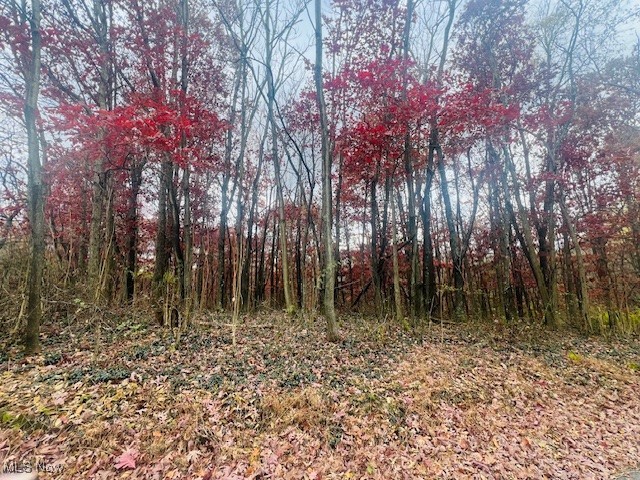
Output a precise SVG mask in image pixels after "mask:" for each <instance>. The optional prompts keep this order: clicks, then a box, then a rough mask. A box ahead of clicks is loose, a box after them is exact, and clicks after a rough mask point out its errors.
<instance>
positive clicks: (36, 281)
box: [24, 0, 45, 355]
mask: <svg viewBox="0 0 640 480" xmlns="http://www.w3.org/2000/svg"><path fill="white" fill-rule="evenodd" d="M41 14H42V13H41V5H40V0H31V17H30V18H29V25H30V30H31V55H30V58H29V61H28V67H27V68H28V70H27V71H26V72H25V104H24V121H25V125H26V127H27V147H28V188H29V224H30V227H31V255H30V257H31V258H30V262H29V279H28V282H27V325H26V328H25V332H24V347H25V353H26V354H27V355H32V354H34V353H38V352H39V351H40V349H41V347H40V323H41V321H42V307H41V298H42V280H43V273H44V249H45V245H44V191H43V185H42V164H41V163H40V143H39V139H38V128H37V118H38V95H39V93H40V62H41V49H42V37H41V32H40V20H41Z"/></svg>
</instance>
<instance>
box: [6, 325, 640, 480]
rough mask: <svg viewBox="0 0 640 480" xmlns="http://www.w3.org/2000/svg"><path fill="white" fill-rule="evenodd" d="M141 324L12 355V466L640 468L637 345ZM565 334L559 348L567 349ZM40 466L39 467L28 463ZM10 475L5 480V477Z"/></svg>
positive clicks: (164, 475) (429, 471) (537, 472)
mask: <svg viewBox="0 0 640 480" xmlns="http://www.w3.org/2000/svg"><path fill="white" fill-rule="evenodd" d="M322 326H323V325H322V322H321V321H319V320H318V321H308V322H296V323H295V324H292V321H291V320H289V319H286V318H284V317H283V316H280V315H270V316H267V315H265V316H263V317H261V318H258V319H252V320H246V321H245V323H244V324H243V325H241V326H240V328H239V329H238V332H237V344H236V345H235V346H234V345H233V343H232V341H231V332H230V328H229V326H228V325H226V322H225V321H224V319H221V320H219V321H218V322H213V324H211V325H209V326H206V327H200V328H198V329H197V331H194V332H192V333H190V334H188V335H186V336H184V337H183V338H182V339H181V342H180V344H179V345H178V346H176V345H175V343H174V342H173V340H172V337H171V335H170V334H169V333H168V332H166V331H162V330H160V329H158V328H154V327H150V326H147V325H145V324H144V323H136V322H135V321H133V320H128V321H122V322H118V321H115V322H113V324H112V325H110V326H106V325H101V326H100V327H99V328H94V327H87V328H86V329H85V330H82V329H80V328H78V327H77V326H73V327H66V328H60V329H59V330H58V331H52V330H49V331H48V332H47V336H46V338H45V341H44V352H45V353H44V355H42V356H41V357H37V358H35V359H33V360H29V361H26V360H24V359H23V358H21V357H20V355H19V353H18V349H17V347H8V346H6V345H5V346H2V350H0V352H3V353H0V361H1V362H2V363H1V364H0V365H1V367H2V371H1V373H0V422H1V423H0V460H1V462H2V465H3V467H4V469H5V470H10V469H14V470H15V469H19V468H20V467H25V466H27V467H28V466H29V465H30V466H31V468H32V469H34V468H39V469H40V470H41V476H40V478H65V479H72V478H74V479H75V478H95V479H109V478H145V479H147V478H148V479H154V478H157V479H173V478H175V479H178V478H189V479H223V478H224V479H245V478H255V479H259V478H263V479H266V478H275V479H287V478H291V479H303V478H306V479H321V478H324V479H338V478H344V479H350V478H353V479H361V478H367V479H401V478H407V479H411V478H416V479H466V478H469V479H471V478H473V479H476V478H477V479H541V478H553V479H606V478H612V477H613V476H614V475H615V474H617V473H620V472H624V471H625V470H629V469H631V468H638V466H639V465H638V464H639V463H640V372H639V371H638V370H639V369H640V350H639V344H638V342H637V341H634V340H625V341H611V340H602V339H587V338H582V337H578V336H575V335H567V334H562V335H558V334H557V333H556V334H555V335H553V334H550V335H545V336H537V335H533V334H532V333H531V332H530V334H529V335H526V334H523V333H522V332H520V333H518V335H513V334H510V333H508V332H504V331H487V330H483V329H479V328H477V327H469V326H464V327H452V326H449V327H447V328H440V327H439V326H438V327H434V328H433V329H431V330H428V331H426V332H425V335H424V336H423V337H422V338H421V340H417V339H416V338H415V336H412V335H409V334H408V333H403V332H401V331H398V330H395V329H391V328H390V327H389V326H387V325H385V324H375V325H374V326H371V324H370V323H365V322H364V320H362V319H348V320H346V321H345V322H344V325H343V326H342V332H343V335H344V341H343V342H342V343H339V344H329V343H326V342H325V341H324V340H323V333H322ZM559 337H561V338H560V339H559ZM27 462H28V465H27ZM0 478H1V475H0Z"/></svg>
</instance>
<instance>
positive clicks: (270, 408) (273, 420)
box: [260, 387, 331, 431]
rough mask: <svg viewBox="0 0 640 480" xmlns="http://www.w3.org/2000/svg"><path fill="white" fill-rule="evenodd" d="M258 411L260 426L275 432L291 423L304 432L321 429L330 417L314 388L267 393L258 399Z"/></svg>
mask: <svg viewBox="0 0 640 480" xmlns="http://www.w3.org/2000/svg"><path fill="white" fill-rule="evenodd" d="M260 410H261V412H262V421H263V425H264V428H265V429H266V428H268V429H271V430H276V431H282V430H285V429H287V428H288V427H291V426H294V427H298V428H300V429H301V430H304V431H309V430H316V429H321V428H322V427H323V426H325V425H327V424H328V421H329V418H330V416H331V409H330V406H329V404H328V402H327V400H326V398H324V397H323V396H322V395H321V393H320V391H319V390H318V389H317V388H314V387H306V388H302V389H298V390H295V391H284V392H270V393H268V394H266V395H265V396H264V397H263V398H262V402H261V404H260Z"/></svg>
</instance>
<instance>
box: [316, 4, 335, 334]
mask: <svg viewBox="0 0 640 480" xmlns="http://www.w3.org/2000/svg"><path fill="white" fill-rule="evenodd" d="M315 41H316V64H315V67H314V79H315V84H316V98H317V101H318V111H319V112H320V130H321V133H322V233H323V244H324V281H325V284H324V298H323V307H324V308H323V310H324V316H325V319H326V320H327V340H329V341H330V342H335V341H337V340H338V339H339V335H338V324H337V321H336V312H335V294H334V287H335V275H336V264H335V255H334V249H333V228H332V227H333V216H332V204H333V191H332V188H331V166H332V163H333V155H332V148H331V144H330V137H329V125H328V119H327V107H326V103H325V99H324V86H323V83H322V6H321V0H315Z"/></svg>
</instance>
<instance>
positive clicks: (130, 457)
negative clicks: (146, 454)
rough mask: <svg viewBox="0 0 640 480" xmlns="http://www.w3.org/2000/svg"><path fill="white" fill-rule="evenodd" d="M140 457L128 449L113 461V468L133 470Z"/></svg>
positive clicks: (133, 450) (138, 453)
mask: <svg viewBox="0 0 640 480" xmlns="http://www.w3.org/2000/svg"><path fill="white" fill-rule="evenodd" d="M139 455H140V452H138V451H137V450H136V449H134V448H128V449H127V450H125V451H124V452H122V453H121V454H120V455H119V456H118V457H116V459H115V463H114V465H113V466H114V467H115V468H116V469H117V470H126V469H130V470H134V469H135V468H136V459H137V458H138V456H139Z"/></svg>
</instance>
